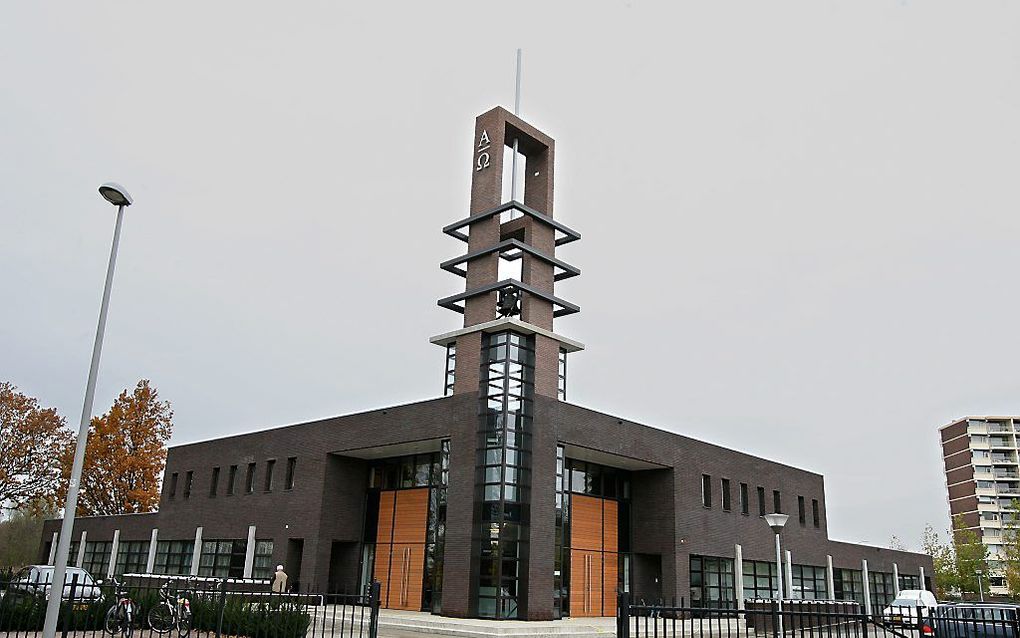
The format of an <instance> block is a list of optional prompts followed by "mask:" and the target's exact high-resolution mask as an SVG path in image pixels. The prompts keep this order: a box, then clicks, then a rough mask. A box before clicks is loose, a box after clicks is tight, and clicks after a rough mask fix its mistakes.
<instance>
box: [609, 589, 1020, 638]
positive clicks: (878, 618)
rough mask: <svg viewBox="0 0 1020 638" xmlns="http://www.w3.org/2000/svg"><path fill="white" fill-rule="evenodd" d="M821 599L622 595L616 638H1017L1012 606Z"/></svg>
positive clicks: (1018, 621)
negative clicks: (704, 602)
mask: <svg viewBox="0 0 1020 638" xmlns="http://www.w3.org/2000/svg"><path fill="white" fill-rule="evenodd" d="M872 612H873V613H871V614H868V613H866V612H865V610H864V609H862V608H861V606H860V605H859V604H858V603H855V602H844V601H825V600H818V601H814V600H784V601H775V600H760V601H746V603H745V605H744V609H739V610H738V609H706V608H700V607H687V606H684V605H683V604H681V605H679V606H677V605H669V604H664V603H657V604H650V603H645V602H644V601H638V602H637V603H635V602H634V601H632V600H631V599H630V597H629V595H628V594H621V595H620V601H619V613H618V616H617V636H618V637H619V638H752V637H753V638H1020V615H1018V606H1016V605H980V604H969V603H960V604H945V605H939V606H938V607H931V608H928V607H922V606H918V607H886V608H883V609H879V610H872Z"/></svg>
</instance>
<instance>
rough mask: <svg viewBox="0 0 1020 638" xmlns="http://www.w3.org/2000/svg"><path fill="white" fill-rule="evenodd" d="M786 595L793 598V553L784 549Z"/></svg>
mask: <svg viewBox="0 0 1020 638" xmlns="http://www.w3.org/2000/svg"><path fill="white" fill-rule="evenodd" d="M786 597H787V598H793V554H791V553H790V550H786Z"/></svg>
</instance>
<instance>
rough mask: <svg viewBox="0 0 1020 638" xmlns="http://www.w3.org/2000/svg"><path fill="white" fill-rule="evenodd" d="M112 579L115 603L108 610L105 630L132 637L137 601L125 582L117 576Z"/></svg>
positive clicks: (127, 637) (112, 633)
mask: <svg viewBox="0 0 1020 638" xmlns="http://www.w3.org/2000/svg"><path fill="white" fill-rule="evenodd" d="M110 580H111V581H113V590H114V594H113V597H114V603H113V606H111V607H110V609H109V610H107V612H106V618H105V620H104V622H103V631H105V632H106V633H108V634H110V635H112V636H116V635H117V634H121V635H122V636H124V637H125V638H130V637H131V634H132V632H133V631H134V616H135V603H134V601H133V600H131V597H130V596H129V595H128V590H127V587H125V586H124V583H122V582H118V581H117V579H116V578H111V579H110Z"/></svg>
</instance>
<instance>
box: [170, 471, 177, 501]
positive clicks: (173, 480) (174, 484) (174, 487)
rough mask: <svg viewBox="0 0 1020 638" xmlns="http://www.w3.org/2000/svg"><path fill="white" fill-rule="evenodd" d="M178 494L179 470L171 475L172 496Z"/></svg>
mask: <svg viewBox="0 0 1020 638" xmlns="http://www.w3.org/2000/svg"><path fill="white" fill-rule="evenodd" d="M175 496H177V472H174V473H173V474H171V475H170V498H173V497H175Z"/></svg>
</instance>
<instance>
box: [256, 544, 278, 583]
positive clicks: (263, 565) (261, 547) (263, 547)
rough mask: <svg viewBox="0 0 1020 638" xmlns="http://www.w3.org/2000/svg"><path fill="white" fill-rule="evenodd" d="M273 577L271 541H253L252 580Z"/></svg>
mask: <svg viewBox="0 0 1020 638" xmlns="http://www.w3.org/2000/svg"><path fill="white" fill-rule="evenodd" d="M272 576H273V541H270V540H257V541H255V560H254V562H253V563H252V570H251V577H252V578H265V579H268V578H272Z"/></svg>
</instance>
